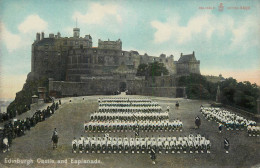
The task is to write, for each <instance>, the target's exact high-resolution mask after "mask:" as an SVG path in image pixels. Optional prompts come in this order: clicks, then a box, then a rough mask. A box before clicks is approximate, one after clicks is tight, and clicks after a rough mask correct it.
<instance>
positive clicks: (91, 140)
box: [90, 135, 96, 153]
mask: <svg viewBox="0 0 260 168" xmlns="http://www.w3.org/2000/svg"><path fill="white" fill-rule="evenodd" d="M90 144H91V152H92V153H95V152H96V137H95V136H94V135H93V137H92V138H91V139H90Z"/></svg>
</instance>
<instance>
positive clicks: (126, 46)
mask: <svg viewBox="0 0 260 168" xmlns="http://www.w3.org/2000/svg"><path fill="white" fill-rule="evenodd" d="M221 3H222V6H224V8H223V10H222V11H221V10H219V6H220V4H221ZM259 16H260V0H228V1H224V0H221V1H220V0H197V1H194V0H182V1H177V0H176V1H174V0H131V1H130V0H114V1H113V0H92V1H90V0H89V1H86V0H84V1H83V0H55V1H54V0H44V1H40V0H26V1H25V0H0V99H1V98H14V97H15V93H16V92H18V91H20V90H21V89H22V86H23V84H24V83H25V80H26V77H27V74H28V73H29V72H30V71H31V44H32V43H33V41H34V40H35V34H36V33H37V32H45V36H48V34H49V33H55V34H57V32H60V33H61V36H63V37H71V36H72V29H73V28H74V27H75V26H76V20H77V26H78V27H79V28H80V34H81V36H85V35H86V34H90V35H91V36H92V39H93V46H97V42H98V39H102V40H107V39H110V40H117V39H121V40H122V42H123V50H126V51H128V50H136V51H139V53H140V54H144V53H147V54H148V55H153V56H159V55H160V54H162V53H164V54H166V55H167V56H168V55H171V54H173V55H174V59H175V60H178V59H179V57H180V53H183V54H190V53H192V52H193V51H195V56H196V58H197V59H198V60H200V69H201V73H202V74H203V75H219V74H222V75H223V76H224V77H225V78H228V77H233V78H235V79H237V80H238V81H250V82H251V83H257V84H258V85H260V19H258V18H259Z"/></svg>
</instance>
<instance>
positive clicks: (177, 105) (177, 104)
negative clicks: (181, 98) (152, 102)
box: [175, 101, 180, 110]
mask: <svg viewBox="0 0 260 168" xmlns="http://www.w3.org/2000/svg"><path fill="white" fill-rule="evenodd" d="M179 106H180V104H179V102H178V101H177V102H176V103H175V108H176V109H177V110H178V109H179Z"/></svg>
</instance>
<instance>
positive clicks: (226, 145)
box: [224, 138, 230, 153]
mask: <svg viewBox="0 0 260 168" xmlns="http://www.w3.org/2000/svg"><path fill="white" fill-rule="evenodd" d="M229 146H230V144H229V141H228V139H227V138H225V140H224V148H225V150H226V153H229V152H228V150H229Z"/></svg>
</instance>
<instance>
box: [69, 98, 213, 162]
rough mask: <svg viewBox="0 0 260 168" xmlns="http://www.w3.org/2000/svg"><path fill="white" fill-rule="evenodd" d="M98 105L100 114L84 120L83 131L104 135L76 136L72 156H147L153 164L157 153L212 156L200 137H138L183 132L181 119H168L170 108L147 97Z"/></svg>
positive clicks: (105, 101) (208, 147)
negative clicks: (128, 133) (118, 134)
mask: <svg viewBox="0 0 260 168" xmlns="http://www.w3.org/2000/svg"><path fill="white" fill-rule="evenodd" d="M98 103H99V109H98V112H94V113H92V114H91V115H90V121H89V122H87V121H85V123H84V130H85V132H86V133H90V132H100V133H103V132H105V135H104V136H94V135H93V136H92V137H91V136H87V137H84V136H81V137H80V138H79V139H77V138H75V137H74V139H73V140H72V152H73V153H148V154H150V155H151V159H152V160H153V163H155V158H156V157H155V154H156V153H159V154H160V153H166V154H167V153H169V154H172V153H210V147H211V143H210V140H208V139H206V138H205V137H203V136H201V135H200V134H197V135H195V136H194V135H192V134H190V135H188V136H180V137H175V136H167V137H166V136H160V135H159V136H156V137H154V136H144V137H143V136H139V131H142V132H161V131H168V132H170V131H182V127H183V123H182V121H181V120H179V119H175V120H173V121H170V120H169V111H170V107H169V106H167V111H162V108H161V106H160V105H159V104H158V103H156V102H152V101H151V100H150V99H146V98H103V99H100V98H99V99H98ZM178 104H179V103H178ZM107 132H134V133H135V136H134V137H133V136H131V137H127V136H125V137H121V136H110V135H109V134H108V133H107Z"/></svg>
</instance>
